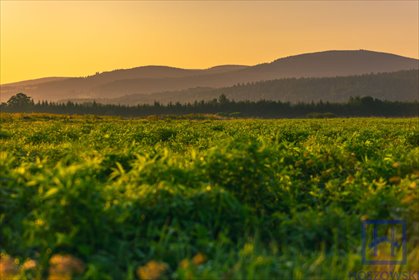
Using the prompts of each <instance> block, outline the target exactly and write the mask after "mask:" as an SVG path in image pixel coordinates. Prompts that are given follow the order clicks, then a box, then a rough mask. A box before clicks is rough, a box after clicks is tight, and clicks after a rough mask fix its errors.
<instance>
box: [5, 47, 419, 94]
mask: <svg viewBox="0 0 419 280" xmlns="http://www.w3.org/2000/svg"><path fill="white" fill-rule="evenodd" d="M409 69H419V60H417V59H414V58H408V57H403V56H399V55H396V54H390V53H384V52H374V51H367V50H332V51H323V52H313V53H305V54H300V55H293V56H288V57H283V58H279V59H276V60H274V61H272V62H269V63H261V64H257V65H254V66H245V65H219V66H214V67H211V68H207V69H183V68H177V67H169V66H156V65H148V66H140V67H135V68H131V69H118V70H113V71H107V72H102V73H96V74H95V75H91V76H87V77H73V78H64V79H56V80H51V81H46V82H40V83H30V82H28V81H22V82H17V83H13V84H3V85H0V87H1V96H0V98H1V99H0V100H1V101H6V100H7V99H8V98H9V97H10V96H11V95H13V94H16V93H17V92H25V93H27V94H28V95H30V96H32V97H33V98H34V99H35V100H50V101H57V100H61V99H63V98H67V97H69V96H71V97H72V98H74V99H79V98H117V97H121V96H125V95H130V94H154V93H158V92H164V91H176V90H184V89H188V88H194V87H211V88H221V87H228V86H232V85H235V84H240V83H249V82H257V81H266V80H274V79H282V78H302V77H313V78H315V77H334V76H351V75H359V74H368V73H381V72H394V71H400V70H409Z"/></svg>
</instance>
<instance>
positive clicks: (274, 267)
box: [0, 113, 419, 279]
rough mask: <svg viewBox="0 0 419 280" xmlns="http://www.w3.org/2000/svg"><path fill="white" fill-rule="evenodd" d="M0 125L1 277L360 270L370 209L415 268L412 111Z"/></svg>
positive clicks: (316, 275)
mask: <svg viewBox="0 0 419 280" xmlns="http://www.w3.org/2000/svg"><path fill="white" fill-rule="evenodd" d="M0 122H1V123H0V124H1V130H0V149H1V151H0V223H1V227H0V253H1V264H2V268H1V271H0V273H2V277H4V278H5V279H7V277H10V279H46V278H49V279H351V277H352V278H353V279H355V278H357V277H356V276H354V274H353V273H354V272H355V271H361V270H375V271H379V270H380V269H383V268H382V267H378V266H377V267H376V266H365V265H364V264H363V263H362V256H361V251H362V248H361V247H362V238H361V228H362V221H363V220H367V219H400V220H404V221H405V222H406V224H407V236H408V244H407V248H408V252H407V263H406V265H398V266H392V267H391V269H393V270H394V271H399V272H403V271H406V272H408V271H418V270H419V267H418V263H419V262H418V261H417V260H418V259H419V238H418V236H419V196H418V194H419V188H418V185H419V122H418V119H417V118H416V119H413V118H410V119H408V118H405V119H386V118H347V119H344V118H338V119H281V120H256V119H219V118H217V117H215V116H214V117H211V116H208V117H201V118H192V117H191V118H185V119H171V118H163V119H158V118H155V119H153V118H148V119H122V118H117V117H95V116H83V117H82V116H65V115H62V116H58V115H57V116H55V115H45V114H4V113H3V114H2V115H1V118H0ZM351 275H352V276H351ZM358 276H359V275H358ZM358 278H359V277H358ZM2 279H3V278H2ZM363 279H366V278H363Z"/></svg>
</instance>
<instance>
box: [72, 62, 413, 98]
mask: <svg viewBox="0 0 419 280" xmlns="http://www.w3.org/2000/svg"><path fill="white" fill-rule="evenodd" d="M222 94H224V95H226V96H227V97H228V98H229V99H234V100H236V101H240V100H250V101H257V100H262V99H265V100H275V101H284V102H292V103H297V102H312V101H314V102H318V101H320V100H322V101H329V102H346V101H348V100H349V98H350V97H356V96H359V97H364V96H371V97H374V98H378V99H380V100H388V101H419V70H403V71H398V72H391V73H378V74H364V75H356V76H344V77H326V78H285V79H278V80H270V81H260V82H250V83H246V84H240V85H235V86H231V87H225V88H205V87H198V88H191V89H186V90H179V91H167V92H160V93H154V94H133V95H127V96H122V97H118V98H113V99H96V101H97V102H100V103H108V104H124V105H129V104H152V103H154V102H155V101H158V102H160V103H163V104H167V103H169V102H172V103H176V102H180V103H187V102H194V101H195V100H198V101H200V100H211V99H214V98H218V97H219V96H220V95H222ZM73 101H78V102H83V101H92V100H83V99H79V100H73Z"/></svg>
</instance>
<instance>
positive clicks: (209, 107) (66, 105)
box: [0, 93, 419, 118]
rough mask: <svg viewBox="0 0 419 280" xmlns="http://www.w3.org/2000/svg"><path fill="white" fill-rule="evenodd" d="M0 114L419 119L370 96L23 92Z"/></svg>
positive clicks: (407, 108)
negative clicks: (46, 96)
mask: <svg viewBox="0 0 419 280" xmlns="http://www.w3.org/2000/svg"><path fill="white" fill-rule="evenodd" d="M0 110H1V112H21V113H51V114H80V115H85V114H89V115H109V116H124V117H141V116H149V115H184V114H218V115H222V116H230V117H259V118H299V117H315V118H322V117H370V116H377V117H378V116H381V117H414V116H419V102H418V101H414V102H400V101H382V100H379V99H377V98H373V97H370V96H367V97H351V98H350V99H349V100H348V101H347V102H345V103H330V102H323V101H319V102H310V103H290V102H281V101H271V100H258V101H235V100H230V99H228V98H227V97H226V95H220V96H219V97H218V98H214V99H212V100H209V101H204V100H202V101H195V102H192V103H191V102H189V103H180V102H177V103H172V102H171V103H168V104H161V103H159V102H154V104H141V105H135V106H128V105H115V104H101V103H97V102H94V101H93V102H88V103H75V102H71V101H68V102H61V103H60V102H48V101H38V102H34V101H33V100H32V98H30V97H29V96H27V95H25V94H24V93H18V94H16V95H14V96H12V97H11V98H10V99H9V101H7V102H6V103H2V104H1V105H0Z"/></svg>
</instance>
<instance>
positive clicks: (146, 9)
mask: <svg viewBox="0 0 419 280" xmlns="http://www.w3.org/2000/svg"><path fill="white" fill-rule="evenodd" d="M0 3H1V4H0V9H1V11H0V15H1V16H0V23H1V26H0V39H1V42H0V59H1V62H0V83H1V84H4V83H10V82H15V81H21V80H28V79H34V78H41V77H50V76H77V77H78V76H87V75H91V74H94V73H96V72H102V71H109V70H113V69H121V68H132V67H137V66H143V65H168V66H175V67H181V68H208V67H211V66H215V65H222V64H244V65H255V64H258V63H262V62H270V61H273V60H275V59H278V58H280V57H284V56H289V55H295V54H300V53H306V52H315V51H323V50H332V49H333V50H340V49H344V50H348V49H367V50H376V51H383V52H390V53H395V54H399V55H403V56H408V57H414V58H418V57H419V49H418V48H419V27H418V26H419V19H418V17H419V16H418V15H419V4H418V3H419V1H417V0H413V1H400V0H398V1H228V2H226V1H179V2H176V1H33V0H32V1H17V0H0Z"/></svg>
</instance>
